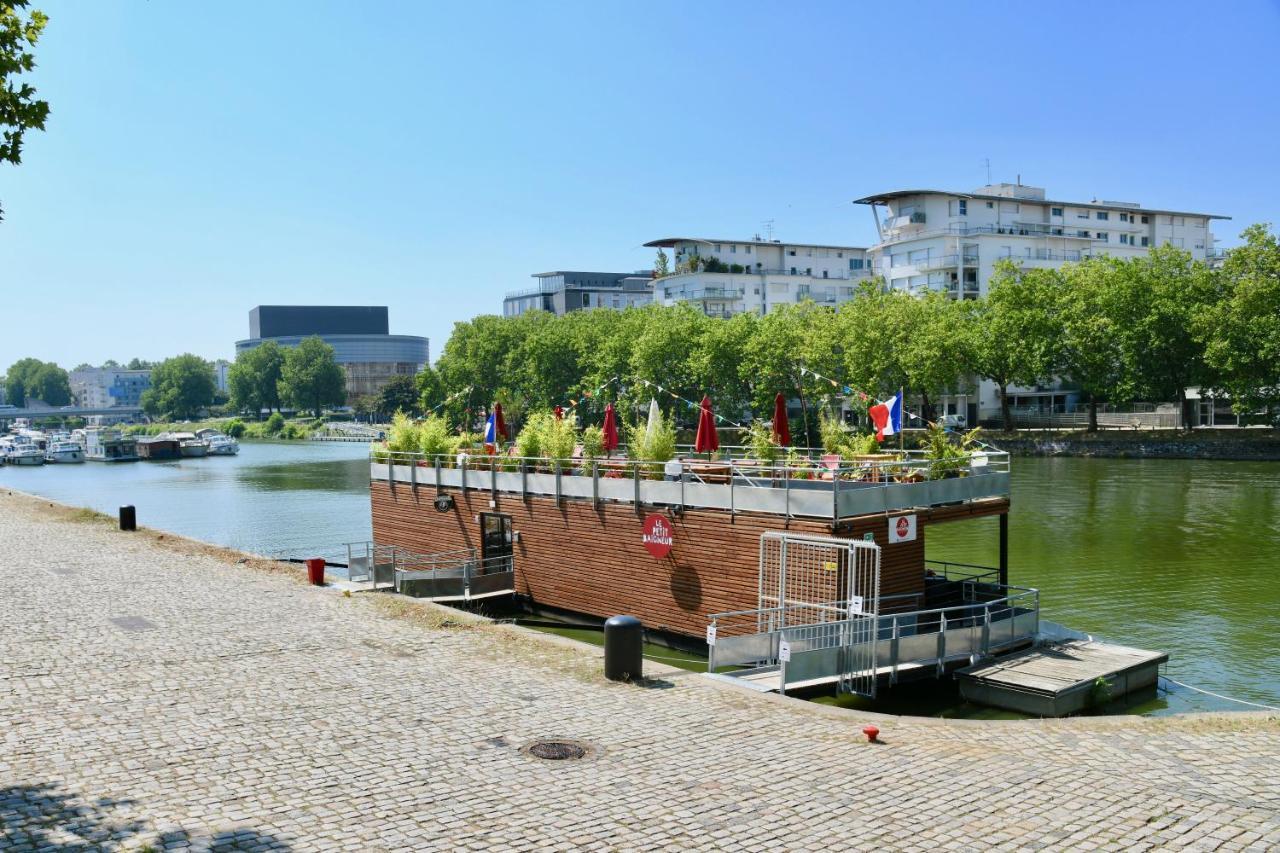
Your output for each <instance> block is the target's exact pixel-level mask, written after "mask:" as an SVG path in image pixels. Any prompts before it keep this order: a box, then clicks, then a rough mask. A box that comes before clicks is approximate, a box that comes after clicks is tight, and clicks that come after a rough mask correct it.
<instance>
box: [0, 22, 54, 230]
mask: <svg viewBox="0 0 1280 853" xmlns="http://www.w3.org/2000/svg"><path fill="white" fill-rule="evenodd" d="M27 5H28V3H27V0H0V129H2V130H3V133H0V162H8V163H13V164H14V165H17V164H18V163H21V162H22V143H23V140H24V139H25V137H26V133H27V131H28V130H44V123H45V120H46V119H47V118H48V117H49V104H48V103H47V102H45V101H42V100H39V99H37V98H36V90H35V89H34V88H33V87H32V86H31V84H30V83H25V82H20V81H19V77H20V76H21V75H23V74H28V73H30V72H31V71H33V70H35V67H36V58H35V54H33V53H32V52H31V51H32V49H33V48H35V46H36V42H37V41H39V40H40V33H41V32H43V31H44V27H45V24H47V23H48V22H49V18H48V16H46V15H45V14H44V13H43V12H41V11H39V10H35V9H33V10H32V11H31V12H30V14H25V12H26V8H27ZM3 214H4V211H3V210H0V219H3Z"/></svg>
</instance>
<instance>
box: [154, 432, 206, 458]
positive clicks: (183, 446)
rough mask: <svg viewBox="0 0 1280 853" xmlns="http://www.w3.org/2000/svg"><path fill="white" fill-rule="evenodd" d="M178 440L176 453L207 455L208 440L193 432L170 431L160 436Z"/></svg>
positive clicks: (196, 455)
mask: <svg viewBox="0 0 1280 853" xmlns="http://www.w3.org/2000/svg"><path fill="white" fill-rule="evenodd" d="M160 438H167V439H169V440H170V441H176V442H178V453H179V454H180V455H182V456H194V457H198V456H208V455H209V442H207V441H205V440H204V439H203V438H200V437H198V436H197V435H196V434H195V433H193V432H170V433H165V434H164V435H162V436H160Z"/></svg>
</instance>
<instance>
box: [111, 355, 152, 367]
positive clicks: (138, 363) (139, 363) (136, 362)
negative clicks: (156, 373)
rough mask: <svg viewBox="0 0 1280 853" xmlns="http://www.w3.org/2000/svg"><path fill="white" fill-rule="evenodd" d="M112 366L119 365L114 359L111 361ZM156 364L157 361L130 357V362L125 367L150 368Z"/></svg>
mask: <svg viewBox="0 0 1280 853" xmlns="http://www.w3.org/2000/svg"><path fill="white" fill-rule="evenodd" d="M111 366H112V367H117V366H118V365H117V364H116V363H115V362H114V361H113V362H111ZM155 366H156V365H155V362H151V361H145V360H143V359H141V358H137V357H134V358H131V359H129V363H128V364H126V365H125V369H126V370H150V369H151V368H153V367H155Z"/></svg>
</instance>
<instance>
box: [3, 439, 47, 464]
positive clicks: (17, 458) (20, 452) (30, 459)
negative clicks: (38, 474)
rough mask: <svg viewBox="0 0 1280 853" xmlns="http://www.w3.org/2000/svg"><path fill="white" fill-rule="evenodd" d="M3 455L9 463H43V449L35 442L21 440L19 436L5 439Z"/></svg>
mask: <svg viewBox="0 0 1280 853" xmlns="http://www.w3.org/2000/svg"><path fill="white" fill-rule="evenodd" d="M4 455H5V460H6V461H7V462H8V463H9V464H10V465H43V464H44V451H43V450H41V449H40V447H39V445H37V444H36V443H35V442H33V441H29V440H23V439H22V437H21V436H19V437H18V438H10V439H6V440H5V443H4Z"/></svg>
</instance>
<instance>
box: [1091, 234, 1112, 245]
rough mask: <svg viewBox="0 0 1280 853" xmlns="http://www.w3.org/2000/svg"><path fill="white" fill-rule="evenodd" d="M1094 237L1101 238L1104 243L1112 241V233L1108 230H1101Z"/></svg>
mask: <svg viewBox="0 0 1280 853" xmlns="http://www.w3.org/2000/svg"><path fill="white" fill-rule="evenodd" d="M1094 239H1095V240H1101V241H1102V242H1103V243H1109V242H1111V235H1109V234H1108V233H1107V232H1106V231H1099V232H1098V233H1097V234H1096V235H1094Z"/></svg>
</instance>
